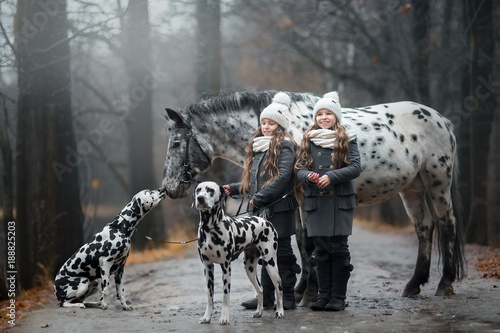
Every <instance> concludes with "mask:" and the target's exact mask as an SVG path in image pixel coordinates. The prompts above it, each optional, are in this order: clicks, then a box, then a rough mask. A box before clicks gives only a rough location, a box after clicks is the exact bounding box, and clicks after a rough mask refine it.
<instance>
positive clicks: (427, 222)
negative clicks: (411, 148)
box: [400, 176, 434, 297]
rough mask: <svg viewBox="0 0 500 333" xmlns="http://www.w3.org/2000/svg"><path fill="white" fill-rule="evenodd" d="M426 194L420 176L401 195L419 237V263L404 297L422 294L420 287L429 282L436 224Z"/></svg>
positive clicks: (406, 287)
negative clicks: (426, 200)
mask: <svg viewBox="0 0 500 333" xmlns="http://www.w3.org/2000/svg"><path fill="white" fill-rule="evenodd" d="M425 192H426V189H425V187H424V184H423V182H422V180H421V178H420V176H417V178H415V180H413V182H412V183H411V185H410V187H409V188H407V189H405V190H404V191H403V192H401V193H400V196H401V198H402V199H403V204H404V206H405V209H406V212H407V213H408V216H409V217H410V219H411V221H412V223H413V226H414V227H415V232H416V233H417V237H418V256H417V263H416V266H415V271H414V272H413V276H412V278H411V279H410V281H409V282H408V283H407V284H406V286H405V289H404V291H403V294H402V296H404V297H407V296H415V295H418V294H420V286H421V285H423V284H425V283H427V281H428V280H429V270H430V264H431V250H432V234H433V231H434V224H433V221H432V216H431V213H430V211H429V207H428V206H427V203H426V202H425Z"/></svg>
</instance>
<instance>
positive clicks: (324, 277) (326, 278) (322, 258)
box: [311, 246, 332, 311]
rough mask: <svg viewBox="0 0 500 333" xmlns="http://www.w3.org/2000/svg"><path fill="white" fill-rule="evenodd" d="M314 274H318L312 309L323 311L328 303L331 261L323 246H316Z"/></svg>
mask: <svg viewBox="0 0 500 333" xmlns="http://www.w3.org/2000/svg"><path fill="white" fill-rule="evenodd" d="M315 251H316V252H315V255H316V274H317V276H318V300H317V301H316V302H314V303H312V304H311V309H312V310H314V311H323V310H325V306H326V305H327V304H328V301H329V299H330V292H331V283H332V261H331V257H330V254H329V253H328V252H327V251H326V250H325V249H324V248H323V247H319V246H318V247H316V250H315Z"/></svg>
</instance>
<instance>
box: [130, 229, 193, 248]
mask: <svg viewBox="0 0 500 333" xmlns="http://www.w3.org/2000/svg"><path fill="white" fill-rule="evenodd" d="M135 232H137V233H138V234H141V235H142V236H144V237H146V239H147V240H150V241H153V242H156V243H164V244H178V245H184V244H188V243H192V242H196V241H197V240H198V238H195V239H191V240H188V241H180V242H169V241H160V240H156V239H153V238H152V237H149V236H148V235H146V234H144V233H142V232H140V231H139V230H137V229H135Z"/></svg>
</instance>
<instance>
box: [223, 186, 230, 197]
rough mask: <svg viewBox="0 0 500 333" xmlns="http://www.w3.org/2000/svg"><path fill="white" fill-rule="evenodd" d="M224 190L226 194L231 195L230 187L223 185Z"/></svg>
mask: <svg viewBox="0 0 500 333" xmlns="http://www.w3.org/2000/svg"><path fill="white" fill-rule="evenodd" d="M222 187H223V188H224V192H226V194H227V195H231V189H230V188H229V185H222Z"/></svg>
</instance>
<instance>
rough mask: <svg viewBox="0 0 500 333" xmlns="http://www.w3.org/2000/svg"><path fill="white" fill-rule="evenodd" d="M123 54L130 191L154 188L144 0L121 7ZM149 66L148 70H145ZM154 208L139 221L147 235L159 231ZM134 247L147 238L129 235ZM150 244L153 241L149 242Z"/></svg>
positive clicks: (152, 83) (160, 226) (151, 83)
mask: <svg viewBox="0 0 500 333" xmlns="http://www.w3.org/2000/svg"><path fill="white" fill-rule="evenodd" d="M122 30H123V35H124V58H125V66H126V68H127V73H128V94H129V99H130V100H129V114H128V116H127V118H126V119H125V123H126V124H127V131H128V147H129V159H128V161H129V175H130V178H129V182H130V186H129V188H130V192H131V193H130V195H134V194H135V193H137V192H138V191H140V190H142V189H145V188H151V189H152V188H158V187H160V185H161V184H159V183H156V182H155V179H156V177H155V175H154V171H153V170H154V168H153V120H152V114H151V112H152V105H151V99H152V93H153V90H154V87H155V84H156V83H155V81H154V78H153V77H152V76H151V74H150V72H151V70H152V68H151V56H150V55H151V44H150V25H149V12H148V0H137V1H130V2H129V4H128V7H127V9H126V11H125V19H124V26H123V28H122ZM148 68H149V71H148ZM157 212H158V210H155V211H152V212H151V213H150V214H148V216H146V217H145V218H144V220H143V221H142V222H141V224H140V225H139V230H140V231H141V232H143V233H146V234H148V235H163V233H164V228H163V223H162V221H161V220H160V219H159V214H158V213H157ZM133 244H134V247H135V248H136V249H139V250H141V249H144V248H145V247H146V245H147V240H146V238H145V237H143V236H142V235H136V237H134V238H133ZM151 245H153V244H151Z"/></svg>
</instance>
